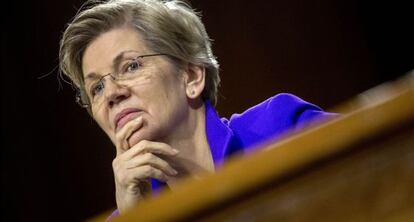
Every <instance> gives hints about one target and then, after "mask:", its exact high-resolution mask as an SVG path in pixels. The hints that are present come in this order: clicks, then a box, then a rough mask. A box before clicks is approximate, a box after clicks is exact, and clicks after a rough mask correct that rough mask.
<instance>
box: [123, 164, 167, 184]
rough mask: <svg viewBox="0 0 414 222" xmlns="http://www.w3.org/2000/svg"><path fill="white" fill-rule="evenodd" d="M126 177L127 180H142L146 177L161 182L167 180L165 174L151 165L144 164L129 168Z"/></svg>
mask: <svg viewBox="0 0 414 222" xmlns="http://www.w3.org/2000/svg"><path fill="white" fill-rule="evenodd" d="M128 177H129V178H128V180H129V181H133V180H138V181H142V180H145V179H148V178H155V179H157V180H160V181H163V182H167V180H168V176H167V174H165V173H164V172H163V171H161V170H159V169H157V168H155V167H153V166H151V165H144V166H140V167H136V168H133V169H131V170H130V172H129V173H128Z"/></svg>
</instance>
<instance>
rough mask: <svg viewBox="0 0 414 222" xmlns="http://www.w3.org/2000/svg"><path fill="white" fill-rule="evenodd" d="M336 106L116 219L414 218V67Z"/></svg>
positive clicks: (297, 219) (382, 219)
mask: <svg viewBox="0 0 414 222" xmlns="http://www.w3.org/2000/svg"><path fill="white" fill-rule="evenodd" d="M367 98H368V99H367ZM338 109H339V110H340V111H341V112H342V113H345V114H344V115H343V116H342V117H340V118H337V119H335V120H333V121H329V122H326V123H324V124H321V125H318V126H314V127H312V128H309V129H306V130H304V131H302V132H300V133H297V134H295V135H292V136H290V137H287V138H286V139H284V140H282V141H279V142H277V143H274V144H270V145H268V146H267V147H266V148H265V149H263V151H260V152H257V153H255V154H253V155H249V156H247V157H242V156H240V157H236V158H234V159H232V160H230V161H229V162H228V163H227V164H226V165H225V166H224V167H223V168H222V169H221V170H220V171H218V172H217V173H216V174H214V175H211V176H208V177H206V178H205V179H203V180H199V181H196V180H187V181H182V184H180V186H179V187H178V189H177V190H176V191H174V192H165V193H163V194H162V195H160V196H159V197H158V198H154V199H150V200H148V201H145V202H142V203H140V204H139V205H138V206H137V207H136V208H134V209H133V210H131V211H130V212H129V213H127V214H126V215H123V216H120V217H119V218H117V219H116V220H114V221H115V222H127V221H128V222H129V221H194V220H196V221H335V222H337V221H414V74H409V75H407V76H405V77H404V78H403V79H400V80H398V81H396V82H393V83H387V84H385V85H381V86H379V87H377V88H375V89H372V90H370V91H367V92H366V93H363V94H361V95H360V96H358V97H356V98H354V99H353V100H351V101H349V102H347V103H346V104H344V105H343V106H340V107H339V108H338ZM101 219H102V217H99V218H96V219H93V220H91V221H101Z"/></svg>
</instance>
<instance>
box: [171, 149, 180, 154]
mask: <svg viewBox="0 0 414 222" xmlns="http://www.w3.org/2000/svg"><path fill="white" fill-rule="evenodd" d="M172 152H173V154H174V155H175V154H178V153H179V152H180V151H179V150H177V149H172Z"/></svg>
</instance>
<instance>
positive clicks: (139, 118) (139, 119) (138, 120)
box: [134, 116, 142, 123]
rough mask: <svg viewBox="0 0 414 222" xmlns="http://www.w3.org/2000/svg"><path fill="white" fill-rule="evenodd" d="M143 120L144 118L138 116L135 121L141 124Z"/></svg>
mask: <svg viewBox="0 0 414 222" xmlns="http://www.w3.org/2000/svg"><path fill="white" fill-rule="evenodd" d="M141 119H142V117H141V116H138V117H137V118H135V119H134V121H135V122H137V123H138V122H141Z"/></svg>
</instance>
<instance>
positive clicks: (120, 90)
mask: <svg viewBox="0 0 414 222" xmlns="http://www.w3.org/2000/svg"><path fill="white" fill-rule="evenodd" d="M104 92H105V100H106V101H105V102H106V103H107V105H108V106H109V107H113V106H114V105H116V104H119V103H120V102H122V101H124V100H125V99H127V98H128V97H129V96H130V91H129V89H128V87H125V86H122V85H120V84H119V83H118V82H116V80H113V79H108V81H106V84H105V91H104Z"/></svg>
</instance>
